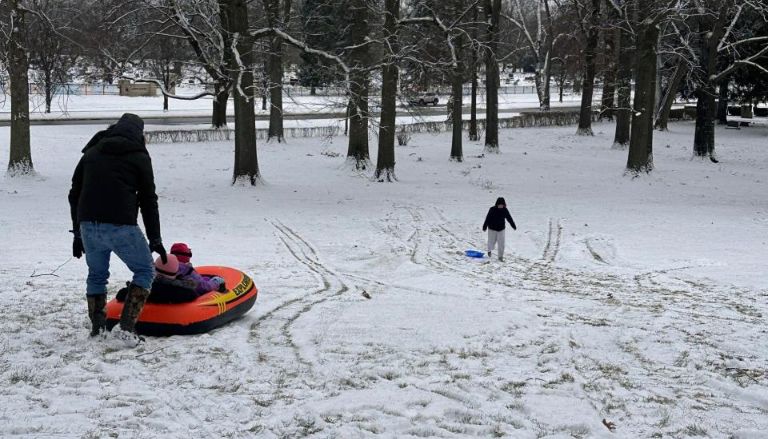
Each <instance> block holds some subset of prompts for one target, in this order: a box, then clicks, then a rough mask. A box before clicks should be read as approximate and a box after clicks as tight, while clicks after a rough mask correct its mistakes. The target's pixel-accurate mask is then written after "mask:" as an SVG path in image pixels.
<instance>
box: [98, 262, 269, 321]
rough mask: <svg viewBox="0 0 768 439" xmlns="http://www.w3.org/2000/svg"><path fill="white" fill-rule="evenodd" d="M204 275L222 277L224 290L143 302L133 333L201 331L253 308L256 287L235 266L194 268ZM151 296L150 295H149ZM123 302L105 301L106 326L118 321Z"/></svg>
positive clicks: (256, 292) (230, 319) (256, 291)
mask: <svg viewBox="0 0 768 439" xmlns="http://www.w3.org/2000/svg"><path fill="white" fill-rule="evenodd" d="M195 269H196V270H197V272H198V273H200V274H202V275H203V276H220V277H222V278H224V282H225V283H226V286H227V288H228V289H227V291H226V292H223V293H219V292H217V291H209V292H207V293H205V294H203V295H202V296H199V297H198V298H197V299H195V300H193V301H191V302H184V303H170V304H169V303H152V301H151V299H150V300H149V301H148V302H147V304H146V305H144V308H143V309H142V310H141V314H139V320H138V321H137V322H136V332H138V333H139V334H143V335H160V336H163V335H180V334H200V333H203V332H208V331H210V330H212V329H214V328H218V327H219V326H222V325H224V324H226V323H229V322H230V321H232V320H234V319H236V318H238V317H240V316H242V315H243V314H245V313H246V312H248V310H249V309H251V307H253V304H254V302H256V295H257V294H258V292H259V290H258V289H257V288H256V285H255V284H254V283H253V280H252V279H251V278H250V277H248V276H247V275H246V274H245V273H243V272H242V271H239V270H235V269H234V268H229V267H216V266H203V267H195ZM150 298H151V295H150ZM122 312H123V302H118V301H117V300H116V299H112V300H110V301H109V303H107V328H108V329H112V328H113V327H114V326H115V325H116V324H117V323H118V322H119V321H120V313H122Z"/></svg>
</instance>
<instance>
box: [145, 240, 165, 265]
mask: <svg viewBox="0 0 768 439" xmlns="http://www.w3.org/2000/svg"><path fill="white" fill-rule="evenodd" d="M149 249H150V250H151V251H152V252H154V253H157V254H158V255H160V259H161V260H162V261H163V264H167V263H168V253H166V251H165V247H163V242H162V241H160V240H159V239H153V240H152V241H150V243H149Z"/></svg>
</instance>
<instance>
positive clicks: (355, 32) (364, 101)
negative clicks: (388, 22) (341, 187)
mask: <svg viewBox="0 0 768 439" xmlns="http://www.w3.org/2000/svg"><path fill="white" fill-rule="evenodd" d="M348 10H349V16H350V25H349V32H350V35H351V36H352V44H354V45H357V46H358V47H356V48H355V49H353V50H352V51H351V53H350V58H351V65H352V69H353V71H352V73H350V81H351V84H350V86H349V92H350V100H351V103H352V108H351V114H350V117H349V146H348V148H347V161H348V162H350V163H351V164H352V165H353V166H354V168H355V169H357V170H365V169H367V168H368V166H369V165H370V156H369V153H368V87H369V82H370V77H369V74H368V72H367V70H366V69H367V67H368V61H369V60H368V45H367V44H362V43H363V42H365V40H366V38H368V7H367V4H366V1H365V0H353V1H351V2H350V4H349V8H348Z"/></svg>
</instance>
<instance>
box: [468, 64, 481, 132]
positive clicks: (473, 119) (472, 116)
mask: <svg viewBox="0 0 768 439" xmlns="http://www.w3.org/2000/svg"><path fill="white" fill-rule="evenodd" d="M469 140H471V141H473V142H475V141H478V140H480V136H479V135H478V134H477V52H476V51H474V50H473V51H472V94H471V97H470V105H469Z"/></svg>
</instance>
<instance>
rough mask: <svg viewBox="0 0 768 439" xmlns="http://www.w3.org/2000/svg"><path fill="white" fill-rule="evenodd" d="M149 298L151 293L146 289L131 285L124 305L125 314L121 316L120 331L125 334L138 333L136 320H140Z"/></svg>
mask: <svg viewBox="0 0 768 439" xmlns="http://www.w3.org/2000/svg"><path fill="white" fill-rule="evenodd" d="M147 297H149V291H148V290H145V289H144V288H142V287H140V286H138V285H135V284H131V286H130V288H129V289H128V296H127V297H126V298H125V303H124V304H123V312H122V314H120V329H122V330H123V331H125V332H130V333H135V332H136V320H138V319H139V314H141V310H142V308H144V303H145V302H146V301H147Z"/></svg>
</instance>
